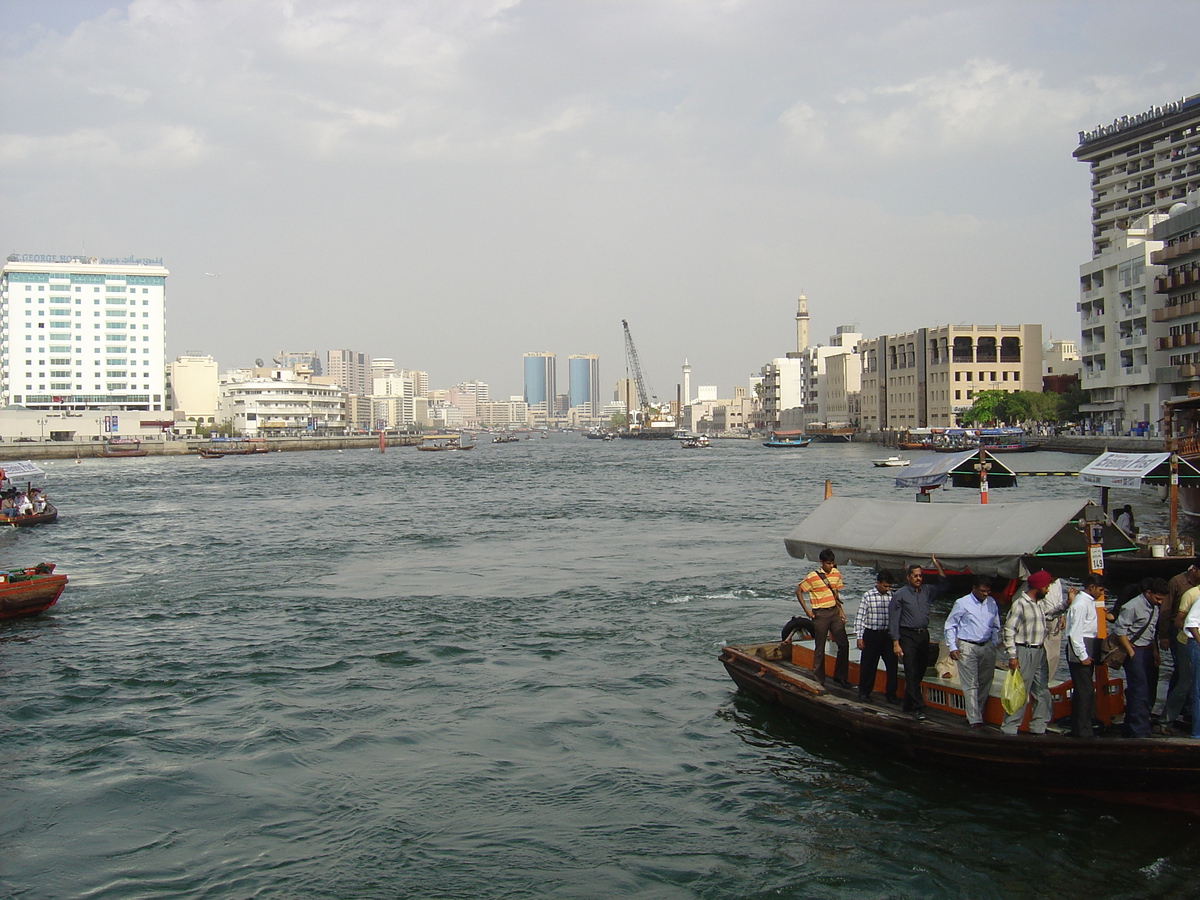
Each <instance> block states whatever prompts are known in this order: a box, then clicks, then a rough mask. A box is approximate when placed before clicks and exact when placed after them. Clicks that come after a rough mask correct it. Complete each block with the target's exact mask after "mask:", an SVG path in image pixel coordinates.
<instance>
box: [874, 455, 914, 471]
mask: <svg viewBox="0 0 1200 900" xmlns="http://www.w3.org/2000/svg"><path fill="white" fill-rule="evenodd" d="M910 463H912V460H911V459H907V458H905V457H903V456H888V457H885V458H884V459H873V460H871V464H872V465H874V466H875V468H877V469H883V468H892V467H895V466H907V465H909V464H910Z"/></svg>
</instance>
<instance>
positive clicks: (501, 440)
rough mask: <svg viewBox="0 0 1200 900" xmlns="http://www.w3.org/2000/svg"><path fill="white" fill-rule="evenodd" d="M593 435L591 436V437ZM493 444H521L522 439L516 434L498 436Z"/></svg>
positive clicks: (493, 439) (493, 440)
mask: <svg viewBox="0 0 1200 900" xmlns="http://www.w3.org/2000/svg"><path fill="white" fill-rule="evenodd" d="M590 436H591V435H589V437H590ZM492 443H493V444H519V443H521V439H520V438H519V437H518V436H517V435H515V434H508V433H505V434H498V435H496V436H495V437H494V438H492Z"/></svg>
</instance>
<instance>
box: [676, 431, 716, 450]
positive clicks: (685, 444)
mask: <svg viewBox="0 0 1200 900" xmlns="http://www.w3.org/2000/svg"><path fill="white" fill-rule="evenodd" d="M679 446H680V447H681V448H682V449H684V450H699V449H702V448H704V447H711V446H712V441H710V440H709V439H708V435H706V434H694V435H692V436H691V437H687V438H683V439H682V440H681V441H680V442H679Z"/></svg>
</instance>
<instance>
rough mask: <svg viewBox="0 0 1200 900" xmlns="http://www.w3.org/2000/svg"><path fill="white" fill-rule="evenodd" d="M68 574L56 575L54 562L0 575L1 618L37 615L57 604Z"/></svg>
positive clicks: (12, 570) (0, 573) (11, 570)
mask: <svg viewBox="0 0 1200 900" xmlns="http://www.w3.org/2000/svg"><path fill="white" fill-rule="evenodd" d="M66 586H67V576H66V575H55V574H54V563H38V564H37V565H36V566H33V567H31V568H28V569H10V570H8V571H6V572H0V619H20V618H24V617H25V616H36V615H37V614H38V613H40V612H43V611H44V610H47V609H49V608H50V607H51V606H53V605H54V604H55V603H57V602H58V598H59V596H61V594H62V592H63V588H65V587H66Z"/></svg>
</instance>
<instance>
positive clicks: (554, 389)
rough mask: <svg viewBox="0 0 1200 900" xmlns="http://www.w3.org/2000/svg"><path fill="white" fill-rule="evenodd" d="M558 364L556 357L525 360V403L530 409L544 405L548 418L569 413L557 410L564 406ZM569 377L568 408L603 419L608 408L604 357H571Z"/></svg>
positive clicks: (541, 355)
mask: <svg viewBox="0 0 1200 900" xmlns="http://www.w3.org/2000/svg"><path fill="white" fill-rule="evenodd" d="M556 362H557V361H556V358H555V355H554V354H553V353H526V354H525V357H524V363H525V402H526V403H527V404H529V408H530V409H534V408H536V407H538V406H539V405H543V408H544V409H545V410H546V414H547V415H559V414H562V413H565V412H566V410H565V409H560V408H556V407H561V405H562V404H561V401H560V400H559V398H558V379H557V375H556V368H557V366H556ZM567 377H568V387H567V396H566V405H567V407H568V408H569V409H578V410H580V411H581V412H583V413H584V414H585V415H589V416H597V415H599V414H600V410H601V408H602V407H603V405H604V404H603V403H602V402H601V400H600V357H599V356H596V355H594V354H582V355H576V356H569V357H567ZM585 408H586V411H585Z"/></svg>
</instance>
